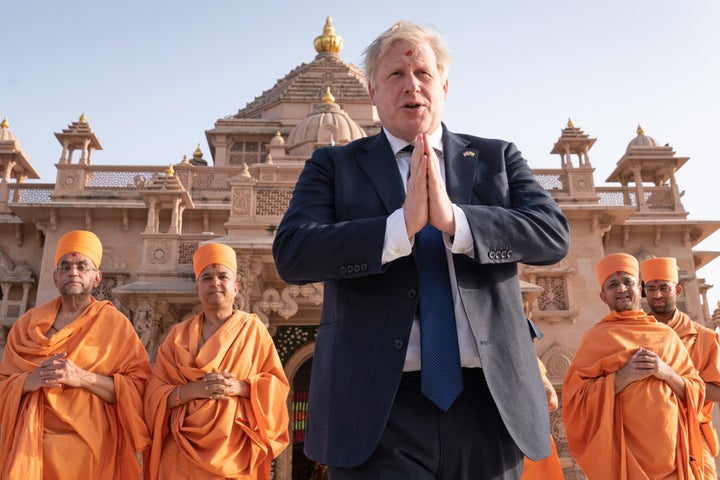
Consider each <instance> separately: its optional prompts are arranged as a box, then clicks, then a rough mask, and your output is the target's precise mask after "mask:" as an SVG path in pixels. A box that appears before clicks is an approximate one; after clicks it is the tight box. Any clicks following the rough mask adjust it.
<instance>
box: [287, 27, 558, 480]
mask: <svg viewBox="0 0 720 480" xmlns="http://www.w3.org/2000/svg"><path fill="white" fill-rule="evenodd" d="M449 63H450V59H449V54H448V52H447V50H446V48H445V47H444V45H443V41H442V39H441V37H440V35H439V34H438V33H436V32H434V31H432V30H429V29H425V28H423V27H420V26H418V25H416V24H413V23H409V22H399V23H397V24H396V25H395V26H393V27H392V28H390V29H389V30H387V31H386V32H384V33H383V34H382V35H381V36H380V37H378V38H377V39H376V40H375V41H374V42H373V43H372V44H371V45H370V46H369V47H368V48H367V49H366V50H365V69H366V75H367V79H368V91H369V93H370V97H371V99H372V101H373V104H374V105H375V107H376V108H377V113H378V117H379V118H380V121H381V122H382V125H383V128H382V131H381V133H380V134H378V135H376V136H374V137H369V138H363V139H360V140H357V141H354V142H351V143H349V144H347V145H345V146H341V147H327V148H319V149H317V150H315V152H314V153H313V154H312V158H310V160H308V161H307V163H306V165H305V168H304V170H303V172H302V174H301V175H300V178H299V180H298V182H297V185H296V188H295V192H294V194H293V198H292V201H291V202H290V206H289V208H288V211H287V213H286V215H285V217H284V218H283V220H282V222H281V224H280V226H279V228H278V231H277V236H276V238H275V242H274V245H273V254H274V257H275V262H276V265H277V270H278V273H279V274H280V275H281V277H282V278H283V279H284V280H286V281H287V282H290V283H293V284H302V283H308V282H317V281H323V282H324V285H325V290H324V295H325V297H324V303H323V310H322V317H321V319H320V327H319V329H318V335H317V340H316V344H315V356H314V359H313V368H312V375H311V381H310V397H309V411H308V425H307V432H306V440H305V442H306V443H305V452H306V454H307V455H308V457H310V458H311V459H313V460H316V461H318V462H322V463H325V464H328V465H329V473H330V478H331V480H348V479H352V480H355V479H372V480H376V479H392V480H403V479H407V480H426V479H427V480H430V479H433V480H462V479H468V480H469V479H473V480H475V479H519V478H520V475H521V471H522V462H523V455H527V456H528V457H530V458H532V459H540V458H542V457H545V456H547V455H549V454H550V444H549V438H550V429H549V421H548V415H547V401H546V399H545V392H544V390H543V384H542V380H541V377H540V373H539V369H538V363H537V356H536V353H535V349H534V346H533V338H534V336H535V333H536V332H535V330H534V327H533V326H532V325H531V324H530V323H529V321H528V320H527V318H526V317H525V313H524V310H523V304H522V298H521V295H520V285H519V281H518V270H517V263H518V262H523V263H526V264H532V265H545V264H553V263H556V262H558V261H560V260H561V259H562V258H563V257H564V256H565V255H566V254H567V250H568V245H569V226H568V222H567V220H566V219H565V217H564V216H563V215H562V213H561V211H560V209H559V207H558V205H557V204H556V203H555V201H553V199H552V198H551V197H550V195H549V194H548V193H547V192H546V191H545V190H544V189H543V188H542V187H541V186H540V185H539V184H538V183H537V182H536V180H535V178H534V176H533V172H532V171H531V169H530V168H529V167H528V165H527V162H526V161H525V160H524V159H523V158H522V156H521V154H520V152H519V151H518V150H517V149H516V147H515V146H514V145H513V144H511V143H508V142H504V141H500V140H488V139H483V138H479V137H473V136H469V135H460V134H455V133H452V132H450V131H449V130H447V128H446V127H445V126H444V125H443V124H442V123H441V120H442V116H443V110H444V103H445V100H446V97H447V91H448V77H447V69H448V66H449ZM408 146H411V147H414V149H413V151H412V153H410V152H406V151H404V149H405V147H408ZM429 230H432V231H435V233H437V237H438V238H441V240H440V242H439V243H438V244H439V245H440V251H439V254H435V256H434V257H432V258H434V259H435V260H437V259H438V258H439V259H441V262H440V263H441V264H442V267H443V268H444V269H445V270H444V271H445V272H446V273H444V274H442V273H441V274H439V275H433V274H428V273H427V272H428V269H429V265H430V263H431V262H430V261H429V260H426V259H427V258H429V257H427V256H426V254H423V255H422V256H421V253H420V244H421V242H420V240H419V239H420V238H421V237H422V235H421V232H424V231H429ZM438 231H439V232H438ZM431 276H432V277H433V282H436V280H435V279H436V278H438V277H439V278H440V279H441V282H440V283H443V282H444V284H445V287H446V290H447V294H443V297H444V298H445V297H449V300H448V303H447V305H449V306H448V308H446V310H447V311H446V312H445V313H446V314H449V315H450V317H451V320H450V322H452V325H451V327H452V334H451V335H445V337H444V338H441V340H445V341H446V343H445V346H443V347H442V348H441V349H440V353H438V355H439V356H444V354H445V353H447V352H451V353H452V354H453V355H454V358H455V360H451V361H450V364H447V365H452V364H454V365H455V366H454V367H453V366H448V367H444V366H443V368H442V369H441V375H440V377H447V378H440V379H439V380H440V381H445V380H451V382H450V383H451V384H452V385H448V386H446V385H444V384H440V385H441V386H440V387H433V386H431V385H438V384H432V382H433V380H426V374H427V376H428V377H429V376H430V373H429V372H430V371H431V370H432V367H436V366H437V364H438V362H441V361H445V360H436V359H432V360H427V359H426V360H423V358H425V355H424V354H425V353H426V352H425V351H424V350H427V351H429V350H430V347H427V348H426V347H425V343H424V341H425V340H426V338H427V340H428V342H429V341H430V339H431V338H433V335H434V336H435V337H437V336H438V335H437V334H435V333H422V335H421V331H422V332H427V330H424V329H423V328H425V327H426V326H427V327H428V328H429V326H430V325H431V324H433V323H434V322H435V318H434V317H435V316H437V317H438V318H439V317H443V316H446V315H443V314H442V312H441V313H426V312H427V310H425V311H423V306H425V308H426V309H427V308H428V307H432V306H437V305H441V304H442V301H444V300H442V301H441V300H436V297H434V296H433V297H432V301H430V300H429V299H430V298H431V297H430V296H431V295H435V294H434V293H425V292H426V290H425V289H426V288H427V285H428V284H429V282H430V280H426V279H429V278H430V277H431ZM443 276H444V279H443ZM423 300H424V301H423ZM453 318H454V320H452V319H453ZM445 324H447V322H445ZM451 356H452V355H451ZM436 358H439V357H436ZM457 364H459V365H457ZM443 372H446V374H443ZM455 372H459V373H458V374H457V375H456V374H455ZM457 376H459V377H460V378H456V377H457ZM433 389H434V390H435V393H438V394H439V395H440V396H441V397H442V396H444V398H443V399H440V400H437V399H436V398H435V396H434V395H435V393H433V394H430V393H428V392H430V391H432V390H433ZM446 394H447V395H446Z"/></svg>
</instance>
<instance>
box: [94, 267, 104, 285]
mask: <svg viewBox="0 0 720 480" xmlns="http://www.w3.org/2000/svg"><path fill="white" fill-rule="evenodd" d="M100 282H102V272H101V271H100V270H95V280H94V281H93V288H97V286H98V285H100Z"/></svg>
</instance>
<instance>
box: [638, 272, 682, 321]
mask: <svg viewBox="0 0 720 480" xmlns="http://www.w3.org/2000/svg"><path fill="white" fill-rule="evenodd" d="M681 288H682V287H680V285H676V284H674V283H672V282H668V281H666V280H650V281H649V282H645V298H647V302H648V306H649V307H650V310H652V313H653V314H657V315H665V314H668V313H673V312H674V311H675V307H676V306H677V299H678V295H679V294H680V289H681Z"/></svg>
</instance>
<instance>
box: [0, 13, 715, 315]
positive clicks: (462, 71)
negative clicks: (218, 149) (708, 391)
mask: <svg viewBox="0 0 720 480" xmlns="http://www.w3.org/2000/svg"><path fill="white" fill-rule="evenodd" d="M3 3H4V4H3V5H2V7H0V19H1V20H2V24H3V29H2V30H1V31H0V35H2V44H3V47H2V54H0V119H2V118H4V117H7V118H8V121H9V122H10V130H11V131H12V132H13V133H14V134H15V135H16V136H17V137H18V139H19V140H20V144H21V146H22V148H23V149H24V150H25V153H26V154H27V155H28V156H29V158H30V161H31V162H32V163H33V165H34V167H35V168H36V170H38V172H39V173H40V174H41V176H42V179H41V181H43V182H54V181H55V173H56V171H55V164H56V163H57V161H58V159H59V158H60V154H61V147H60V144H59V143H58V141H57V140H56V138H55V136H54V135H53V133H54V132H60V131H61V130H62V129H63V128H65V127H66V126H67V125H68V124H70V123H71V122H73V121H77V120H78V118H79V117H80V115H81V114H82V113H85V114H86V116H87V119H88V122H89V123H90V125H91V127H92V128H93V130H94V131H95V133H96V135H97V136H98V138H99V139H100V141H101V143H102V145H103V147H104V150H102V151H97V152H95V154H94V156H93V163H94V164H96V165H118V164H126V165H168V164H170V163H177V162H179V161H180V160H181V159H182V157H183V155H186V154H187V155H189V156H191V155H192V152H193V151H194V150H195V148H196V146H197V145H198V143H199V144H200V147H201V149H202V150H203V152H204V153H205V158H210V155H209V148H208V146H207V141H206V139H205V130H208V129H211V128H213V125H214V122H215V121H216V120H217V119H219V118H222V117H225V116H228V115H233V114H235V113H236V112H237V111H238V110H239V109H241V108H243V107H245V105H246V104H247V103H248V102H251V101H252V100H253V99H254V98H255V97H257V96H259V95H261V94H262V92H263V91H265V90H267V89H269V88H271V87H272V86H273V85H274V84H275V82H276V81H277V80H279V79H280V78H282V77H284V76H285V75H286V74H287V73H289V72H290V71H291V70H292V69H293V68H295V67H296V66H298V65H300V64H302V63H308V62H311V61H312V60H313V58H314V57H315V50H314V49H313V43H312V42H313V39H314V38H315V37H316V36H318V35H320V34H321V33H322V28H323V26H324V23H325V18H326V17H327V16H330V17H332V20H333V24H334V26H335V30H336V33H337V34H338V35H339V36H341V37H342V38H343V40H344V49H343V51H342V52H341V56H342V57H343V59H344V60H345V61H346V62H348V63H353V64H355V65H360V58H361V53H362V50H363V49H364V48H365V46H366V45H367V44H368V43H369V42H370V41H371V40H372V39H373V38H374V37H375V36H376V35H378V34H379V33H380V32H382V31H383V30H385V29H386V28H388V27H389V26H390V25H392V24H393V23H394V22H395V21H397V20H400V19H407V20H412V21H415V22H417V23H420V24H424V25H433V26H435V27H437V28H438V29H439V30H441V31H442V32H443V33H444V34H445V36H446V37H447V41H448V45H449V47H450V50H451V51H452V53H453V57H454V62H453V64H452V66H451V69H450V90H449V98H448V104H447V107H446V112H445V113H446V114H445V121H446V123H447V125H448V127H449V128H450V129H452V130H455V131H458V132H465V133H472V134H476V135H480V136H486V137H497V138H503V139H507V140H511V141H513V142H515V143H516V144H517V145H518V147H519V148H520V149H521V150H522V151H523V154H524V156H525V157H526V158H527V159H528V161H529V162H530V165H531V166H532V167H534V168H559V167H560V160H559V157H557V156H555V155H551V154H550V153H549V152H550V150H551V149H552V146H553V144H554V143H555V141H556V140H557V138H558V137H559V135H560V132H561V130H562V129H563V128H564V127H565V126H566V123H567V121H568V119H572V121H573V123H574V124H575V126H576V127H579V128H581V129H583V130H584V131H585V133H587V134H588V135H590V136H591V137H594V138H597V142H596V143H595V146H594V147H593V148H592V150H591V151H590V160H591V163H592V165H593V167H595V169H596V173H595V182H596V185H604V184H605V179H606V178H607V177H608V175H609V174H610V173H611V172H612V170H613V169H614V167H615V165H616V162H617V161H618V160H619V159H620V157H621V156H622V155H623V153H624V151H625V148H626V146H627V144H628V142H630V141H631V140H632V139H633V138H634V137H635V130H636V128H637V126H638V124H640V125H642V127H643V129H644V130H645V133H646V134H647V135H649V136H651V137H653V138H654V139H655V140H657V142H658V143H660V144H661V145H663V144H666V143H669V144H670V145H671V146H672V147H673V148H674V150H675V151H676V152H677V155H678V156H682V157H690V160H689V161H688V162H687V163H686V164H685V166H684V167H683V168H682V169H681V170H680V171H679V172H678V174H677V178H678V182H679V184H680V190H685V196H684V197H683V204H684V205H685V208H686V210H688V212H689V218H690V219H695V220H720V208H718V204H720V201H719V200H720V196H719V195H718V193H717V192H718V186H719V182H718V177H717V173H718V170H719V169H718V166H717V160H716V156H717V154H718V151H719V150H718V149H717V148H716V146H715V143H716V138H717V137H715V135H717V130H718V120H717V119H718V115H719V114H720V95H719V94H718V89H719V88H720V54H719V53H718V51H719V50H720V28H718V25H720V2H718V1H717V0H690V1H687V2H680V1H677V0H633V1H627V0H622V1H618V0H604V1H577V0H573V1H569V0H554V1H538V0H527V1H521V0H503V1H495V2H490V1H487V0H475V1H473V0H444V1H443V0H441V1H438V0H434V1H425V0H415V1H388V0H383V1H378V0H367V1H363V2H343V1H336V2H332V1H327V0H326V1H323V2H317V1H306V2H299V1H290V0H288V1H275V2H250V1H246V0H203V1H198V0H193V1H189V0H172V1H170V0H126V1H122V2H106V1H97V0H87V1H80V0H68V1H66V2H53V1H40V0H22V1H9V2H3ZM713 165H715V166H713ZM696 250H712V251H715V250H720V233H716V234H714V235H713V236H712V237H710V238H709V239H708V240H706V241H704V242H703V243H701V244H700V245H699V246H698V247H696ZM713 263H714V264H717V265H713V264H710V265H708V266H707V267H705V268H703V269H701V270H700V271H699V272H698V275H699V276H700V277H703V278H705V279H706V280H707V282H708V283H711V284H714V285H715V288H713V289H711V290H710V293H709V302H710V310H711V311H712V310H713V308H714V307H715V305H716V304H717V302H718V299H720V258H719V259H717V260H715V261H714V262H713Z"/></svg>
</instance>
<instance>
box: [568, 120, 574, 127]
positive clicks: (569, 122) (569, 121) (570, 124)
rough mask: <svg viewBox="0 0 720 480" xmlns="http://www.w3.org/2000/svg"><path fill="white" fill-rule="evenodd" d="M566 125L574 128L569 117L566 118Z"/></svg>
mask: <svg viewBox="0 0 720 480" xmlns="http://www.w3.org/2000/svg"><path fill="white" fill-rule="evenodd" d="M567 126H568V128H575V125H573V123H572V120H570V119H569V118H568V123H567Z"/></svg>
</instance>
